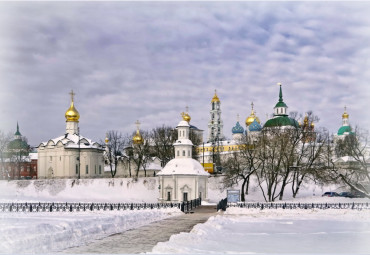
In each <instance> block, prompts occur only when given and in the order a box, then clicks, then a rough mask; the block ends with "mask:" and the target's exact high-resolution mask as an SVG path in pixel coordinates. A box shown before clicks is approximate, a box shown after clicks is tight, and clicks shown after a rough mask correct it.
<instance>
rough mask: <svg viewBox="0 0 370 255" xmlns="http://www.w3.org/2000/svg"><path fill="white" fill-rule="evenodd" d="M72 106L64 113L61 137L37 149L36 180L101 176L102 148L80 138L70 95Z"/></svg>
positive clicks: (77, 115) (77, 116) (78, 115)
mask: <svg viewBox="0 0 370 255" xmlns="http://www.w3.org/2000/svg"><path fill="white" fill-rule="evenodd" d="M70 94H71V105H70V107H69V109H68V110H67V112H66V113H65V118H66V132H65V134H64V135H62V136H59V137H57V138H54V139H50V140H48V141H47V142H43V143H41V144H40V145H39V146H38V162H37V168H38V178H48V179H50V178H94V177H103V176H104V160H103V152H104V148H103V147H102V146H101V145H100V144H99V143H97V142H94V141H92V140H90V139H88V138H86V137H83V136H81V135H80V132H79V127H78V123H79V118H80V114H79V112H78V111H77V110H76V108H75V106H74V100H73V96H74V95H75V94H74V93H73V91H72V92H71V93H70Z"/></svg>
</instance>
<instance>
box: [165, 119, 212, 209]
mask: <svg viewBox="0 0 370 255" xmlns="http://www.w3.org/2000/svg"><path fill="white" fill-rule="evenodd" d="M177 132H178V140H177V141H176V142H175V143H174V150H175V158H174V159H172V160H171V161H169V162H168V163H167V164H166V166H165V167H164V168H163V169H162V170H161V171H160V172H159V173H158V177H159V199H158V201H159V202H174V203H176V202H183V201H189V200H193V199H197V198H201V199H202V200H208V176H209V173H207V172H206V171H205V170H204V168H203V166H202V165H201V164H200V163H199V162H198V161H197V160H195V159H193V158H192V146H193V143H192V142H191V141H190V140H189V133H190V124H189V123H188V121H187V120H186V118H185V117H184V115H183V120H181V121H180V122H179V124H178V125H177Z"/></svg>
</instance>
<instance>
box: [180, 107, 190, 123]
mask: <svg viewBox="0 0 370 255" xmlns="http://www.w3.org/2000/svg"><path fill="white" fill-rule="evenodd" d="M188 112H189V107H187V106H186V112H182V113H181V116H182V119H183V120H185V121H187V122H188V123H189V122H190V120H191V117H190V115H189V113H188Z"/></svg>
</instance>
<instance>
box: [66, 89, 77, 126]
mask: <svg viewBox="0 0 370 255" xmlns="http://www.w3.org/2000/svg"><path fill="white" fill-rule="evenodd" d="M69 94H70V95H71V106H70V107H69V109H68V110H67V111H66V114H65V117H66V119H67V121H71V122H78V120H79V119H80V114H79V113H78V111H77V110H76V108H75V106H74V103H73V96H74V95H75V93H73V90H72V91H71V92H70V93H69Z"/></svg>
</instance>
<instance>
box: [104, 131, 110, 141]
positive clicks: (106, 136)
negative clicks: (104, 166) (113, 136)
mask: <svg viewBox="0 0 370 255" xmlns="http://www.w3.org/2000/svg"><path fill="white" fill-rule="evenodd" d="M104 141H105V144H108V143H109V138H108V133H106V134H105V140H104Z"/></svg>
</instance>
